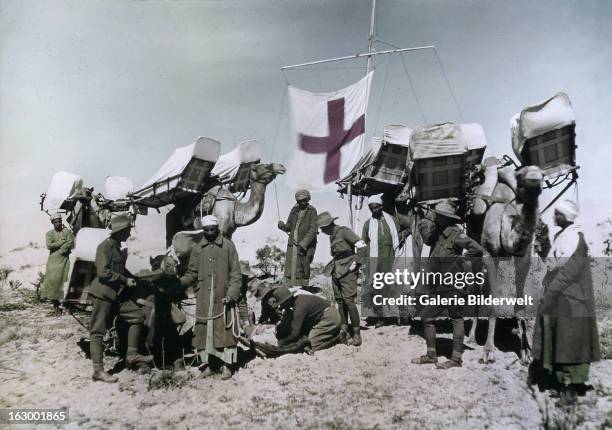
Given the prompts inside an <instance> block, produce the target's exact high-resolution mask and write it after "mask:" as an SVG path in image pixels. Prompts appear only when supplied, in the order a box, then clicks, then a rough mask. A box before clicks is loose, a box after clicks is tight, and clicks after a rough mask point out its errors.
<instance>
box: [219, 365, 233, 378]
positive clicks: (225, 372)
mask: <svg viewBox="0 0 612 430" xmlns="http://www.w3.org/2000/svg"><path fill="white" fill-rule="evenodd" d="M231 378H232V370H231V369H230V368H229V366H228V365H227V364H226V365H225V366H223V367H222V368H221V379H223V380H227V379H231Z"/></svg>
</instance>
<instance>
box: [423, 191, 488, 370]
mask: <svg viewBox="0 0 612 430" xmlns="http://www.w3.org/2000/svg"><path fill="white" fill-rule="evenodd" d="M433 212H435V214H436V216H435V221H434V223H435V224H433V225H432V223H431V221H430V220H422V221H421V223H420V224H419V232H420V234H421V235H422V236H423V240H424V242H425V243H427V244H428V245H430V246H432V250H431V253H430V255H429V257H430V258H429V260H428V267H427V271H428V272H433V273H441V274H442V276H444V275H445V274H446V273H455V272H459V271H462V270H463V264H462V263H463V261H462V258H461V255H462V254H463V251H464V250H466V251H467V256H469V257H482V256H483V254H484V249H483V248H482V247H481V246H480V245H479V244H478V243H477V242H476V241H474V240H473V239H471V238H469V237H468V236H467V235H466V234H465V233H463V231H462V230H461V228H460V227H459V226H458V225H457V223H459V222H461V218H459V217H458V216H457V215H456V213H455V208H454V206H453V205H452V204H450V203H449V202H446V201H443V202H440V203H438V204H437V205H436V207H435V209H433ZM432 227H434V228H432ZM432 238H433V240H432ZM428 288H429V291H428V296H429V298H430V299H432V298H437V299H440V298H442V299H447V298H451V297H462V296H463V293H462V290H461V289H457V288H455V286H454V285H445V284H443V283H440V284H434V285H430V286H428ZM445 312H448V316H449V317H450V318H451V319H452V324H453V352H452V355H451V359H450V360H448V361H445V362H444V363H441V364H440V363H438V356H437V352H436V326H435V325H434V322H435V320H436V318H438V317H440V316H443V314H444V313H445ZM463 313H464V307H462V306H454V305H449V306H444V305H427V306H424V307H423V309H422V310H421V315H420V317H421V319H422V320H423V328H424V332H425V333H424V334H425V343H426V345H427V353H426V355H422V356H421V357H417V358H413V359H412V363H415V364H426V363H435V364H436V367H437V368H439V369H448V368H451V367H461V365H462V359H461V357H462V355H463V339H464V336H465V328H464V324H463V317H464V316H465V315H464V314H463Z"/></svg>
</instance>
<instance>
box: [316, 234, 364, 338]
mask: <svg viewBox="0 0 612 430" xmlns="http://www.w3.org/2000/svg"><path fill="white" fill-rule="evenodd" d="M329 241H330V250H331V254H332V257H333V260H332V261H330V262H329V263H328V264H327V266H326V267H325V269H324V273H325V274H326V275H328V276H329V275H331V278H332V287H333V290H334V299H335V300H336V302H337V303H338V309H339V311H340V316H341V317H342V324H343V325H345V326H346V325H347V323H348V319H349V317H350V320H351V325H352V327H353V330H355V329H357V330H359V324H360V321H359V311H358V310H357V305H356V304H355V298H356V297H357V279H358V276H359V271H358V270H350V268H351V265H352V264H353V263H357V264H358V265H362V264H363V263H364V262H365V260H366V258H367V255H366V253H367V247H366V246H363V247H362V248H360V249H359V250H358V252H357V253H355V245H356V244H357V243H358V242H360V241H362V240H361V238H360V237H359V236H357V235H356V234H355V233H353V231H352V230H351V229H349V228H347V227H342V226H338V225H334V227H333V231H332V233H331V235H330V237H329ZM347 314H348V316H347Z"/></svg>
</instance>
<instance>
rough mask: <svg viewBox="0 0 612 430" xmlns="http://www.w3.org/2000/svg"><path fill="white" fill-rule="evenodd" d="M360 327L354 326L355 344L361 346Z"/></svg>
mask: <svg viewBox="0 0 612 430" xmlns="http://www.w3.org/2000/svg"><path fill="white" fill-rule="evenodd" d="M359 331H360V330H359V327H353V339H352V340H353V346H361V333H360V332H359Z"/></svg>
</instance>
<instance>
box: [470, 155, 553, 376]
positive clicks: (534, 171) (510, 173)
mask: <svg viewBox="0 0 612 430" xmlns="http://www.w3.org/2000/svg"><path fill="white" fill-rule="evenodd" d="M497 165H498V162H497V160H495V159H494V158H488V159H486V160H485V162H484V163H483V166H484V167H485V182H484V184H483V185H481V186H480V187H479V189H477V190H476V193H477V194H476V196H475V197H474V200H473V207H472V210H471V211H470V213H469V214H468V217H467V234H468V235H469V236H470V237H472V238H473V239H474V240H476V241H478V242H479V243H480V244H481V245H482V246H483V248H485V250H486V251H487V252H488V253H489V254H491V256H492V257H514V266H515V270H516V273H515V283H516V296H517V297H521V296H523V293H524V287H525V281H526V279H527V274H528V273H529V268H530V265H531V249H532V244H533V239H534V233H535V231H536V226H537V225H538V222H539V211H538V198H539V196H540V194H541V193H542V183H543V180H544V176H543V173H542V171H541V170H540V168H538V167H537V166H525V167H522V168H521V169H519V170H516V171H515V170H514V169H513V167H512V166H505V167H501V168H499V169H498V167H497ZM483 188H488V190H489V191H490V190H492V193H490V194H489V195H490V198H486V197H482V196H481V194H480V193H481V192H482V191H486V190H483ZM488 269H489V271H491V268H488ZM492 270H493V272H494V273H489V280H490V282H493V283H494V284H493V285H496V284H497V267H496V265H495V266H494V267H493V269H492ZM520 310H521V309H519V308H515V314H516V313H517V312H518V311H520ZM476 321H477V318H474V323H473V324H472V327H471V329H470V333H469V335H468V343H475V332H476ZM495 322H496V317H495V316H489V330H488V333H487V340H486V342H485V345H484V348H483V357H482V359H481V362H483V363H491V362H494V361H495V355H494V352H495V346H494V343H493V337H494V334H495ZM519 329H520V331H521V352H520V354H521V357H520V358H521V362H522V363H523V364H526V363H528V362H529V360H530V357H529V355H530V354H529V343H528V339H527V334H526V330H527V327H526V322H525V320H524V319H523V318H522V317H519Z"/></svg>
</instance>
